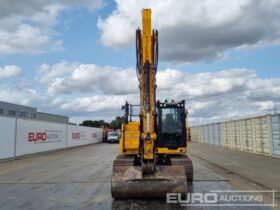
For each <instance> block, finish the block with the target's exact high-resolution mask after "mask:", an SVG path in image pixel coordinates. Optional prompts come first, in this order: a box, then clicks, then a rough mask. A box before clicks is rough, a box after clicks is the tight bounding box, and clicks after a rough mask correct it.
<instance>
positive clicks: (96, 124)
mask: <svg viewBox="0 0 280 210" xmlns="http://www.w3.org/2000/svg"><path fill="white" fill-rule="evenodd" d="M80 125H82V126H88V127H95V128H100V127H109V123H107V122H105V121H104V120H85V121H83V122H82V124H80Z"/></svg>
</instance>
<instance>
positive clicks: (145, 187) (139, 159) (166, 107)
mask: <svg viewBox="0 0 280 210" xmlns="http://www.w3.org/2000/svg"><path fill="white" fill-rule="evenodd" d="M136 60H137V67H136V72H137V77H138V80H139V83H140V84H139V88H140V105H139V108H140V114H139V117H140V121H139V122H136V121H132V120H131V116H133V114H132V108H133V105H131V104H128V103H126V104H125V106H124V109H125V116H126V123H125V124H123V125H122V137H121V140H120V154H119V155H118V157H117V158H116V159H115V161H114V163H113V172H112V182H111V193H112V197H113V198H164V197H165V196H166V193H181V194H183V196H184V195H186V193H187V182H188V181H190V182H191V181H192V179H193V166H192V161H191V160H190V159H189V158H188V156H187V155H186V152H187V138H186V137H187V135H186V117H187V111H186V109H185V101H180V102H174V101H173V100H172V101H167V100H166V101H164V102H160V101H156V88H157V86H156V73H157V63H158V31H157V30H152V29H151V9H143V10H142V31H141V30H140V29H138V30H136ZM129 116H130V120H129Z"/></svg>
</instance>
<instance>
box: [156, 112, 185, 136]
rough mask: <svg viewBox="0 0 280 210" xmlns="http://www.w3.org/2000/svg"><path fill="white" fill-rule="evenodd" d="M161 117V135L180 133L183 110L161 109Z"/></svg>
mask: <svg viewBox="0 0 280 210" xmlns="http://www.w3.org/2000/svg"><path fill="white" fill-rule="evenodd" d="M161 115H162V132H163V133H181V132H182V119H184V118H183V116H184V109H183V108H163V109H162V113H161Z"/></svg>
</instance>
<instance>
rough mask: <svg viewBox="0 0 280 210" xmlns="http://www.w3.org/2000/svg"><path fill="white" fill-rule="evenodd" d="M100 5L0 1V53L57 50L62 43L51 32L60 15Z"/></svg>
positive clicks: (75, 0) (85, 0) (61, 0)
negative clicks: (73, 9)
mask: <svg viewBox="0 0 280 210" xmlns="http://www.w3.org/2000/svg"><path fill="white" fill-rule="evenodd" d="M101 5H102V0H94V1H90V0H80V1H79V0H69V1H67V0H59V1H54V0H51V1H37V0H29V1H28V2H26V1H19V0H2V1H1V2H0V54H16V53H30V54H33V53H42V52H47V51H57V50H60V49H62V48H63V42H62V40H61V39H59V37H58V35H57V33H56V32H55V31H54V26H55V25H56V24H57V23H58V22H59V14H60V12H61V11H63V10H66V9H69V8H73V7H75V6H85V7H87V8H88V9H90V10H94V9H96V8H98V7H100V6H101Z"/></svg>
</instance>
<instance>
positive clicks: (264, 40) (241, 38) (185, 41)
mask: <svg viewBox="0 0 280 210" xmlns="http://www.w3.org/2000/svg"><path fill="white" fill-rule="evenodd" d="M116 4H117V7H116V9H115V10H114V11H113V12H112V14H110V15H109V16H108V17H105V18H104V17H103V18H102V17H100V18H99V21H98V27H99V29H100V30H101V33H102V34H101V42H102V43H103V44H104V45H106V46H109V47H114V48H120V47H126V46H129V45H131V44H132V43H133V42H134V41H135V29H136V28H137V27H138V26H139V27H141V10H142V8H152V21H153V25H154V28H157V29H159V41H160V57H161V59H162V60H165V61H172V62H179V63H180V62H193V61H198V60H207V61H208V60H214V59H221V58H224V57H225V56H226V53H227V50H228V49H232V48H236V49H252V48H255V47H257V46H265V45H270V44H279V43H280V42H279V41H280V39H279V35H280V9H279V8H280V2H279V1H275V0H260V1H253V0H243V1H241V0H238V1H231V0H226V1H215V0H203V1H194V0H190V1H175V0H166V1H148V0H144V1H136V0H133V1H126V0H116Z"/></svg>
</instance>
